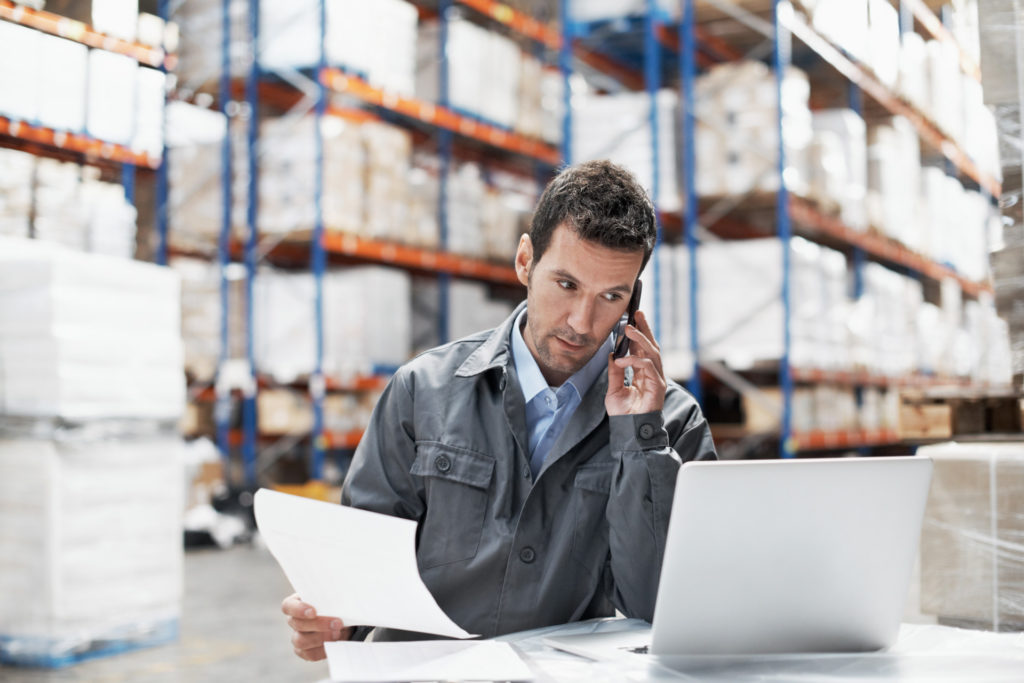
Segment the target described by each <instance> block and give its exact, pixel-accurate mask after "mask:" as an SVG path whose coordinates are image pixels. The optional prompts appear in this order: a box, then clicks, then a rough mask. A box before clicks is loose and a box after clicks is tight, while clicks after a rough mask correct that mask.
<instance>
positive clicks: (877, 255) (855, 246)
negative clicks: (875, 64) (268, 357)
mask: <svg viewBox="0 0 1024 683" xmlns="http://www.w3.org/2000/svg"><path fill="white" fill-rule="evenodd" d="M696 5H697V3H695V2H694V0H682V1H681V8H680V9H681V11H680V16H681V20H680V21H679V22H678V26H677V28H678V38H677V39H674V40H673V39H670V38H668V36H669V35H671V33H670V32H669V31H667V30H666V27H665V24H667V23H671V22H670V21H669V20H668V19H667V18H666V17H664V16H663V15H660V14H659V13H658V11H657V8H656V5H655V2H653V0H648V1H647V6H646V12H645V14H644V16H642V17H639V18H637V17H634V18H632V20H631V22H630V23H629V28H631V29H633V30H636V29H638V28H639V29H641V31H640V32H641V35H642V38H641V40H642V48H641V50H642V59H639V60H638V59H637V58H636V53H637V52H638V50H637V49H636V41H635V40H634V41H633V42H632V43H630V42H629V41H628V40H625V41H621V42H620V45H621V44H625V45H627V49H628V48H632V49H633V52H632V54H628V55H627V57H626V59H625V60H622V59H620V60H618V61H619V63H621V62H622V61H626V62H627V63H629V62H631V66H632V68H633V69H634V72H635V70H636V68H637V62H639V63H640V65H641V67H642V69H643V77H641V78H638V77H637V76H636V75H635V73H634V75H632V76H627V77H626V78H620V82H621V83H622V85H623V86H625V87H627V88H632V89H640V87H639V86H641V85H642V86H643V88H644V89H645V90H646V91H647V93H648V94H649V95H650V96H651V109H650V111H651V117H650V122H649V125H651V128H652V139H653V146H654V148H655V149H654V150H653V152H654V156H653V158H654V168H653V185H654V187H653V188H652V193H653V194H654V196H658V189H659V187H658V185H659V182H660V178H659V166H658V163H657V154H658V151H657V146H658V140H657V126H656V125H655V118H654V117H655V106H654V93H655V92H656V90H657V88H658V87H659V85H660V83H659V81H660V79H661V77H662V74H663V73H664V71H665V66H664V65H663V63H662V60H661V54H660V53H661V49H662V48H667V49H669V50H672V51H675V52H676V55H677V57H678V67H677V74H678V79H679V88H680V90H681V98H680V100H681V103H682V112H683V114H682V117H681V119H682V120H681V129H680V139H681V145H682V150H681V151H682V165H683V173H682V181H683V184H684V187H683V188H682V193H683V196H684V199H685V212H684V215H683V216H682V217H681V223H682V226H683V239H684V240H685V243H686V245H687V248H688V252H689V264H690V268H689V271H690V283H689V292H688V294H689V304H690V312H691V317H690V350H691V353H692V355H693V358H694V370H693V373H692V375H691V377H690V380H689V381H688V388H689V389H690V391H691V393H693V394H694V395H695V396H696V397H698V399H699V398H700V397H701V394H702V386H701V375H702V373H701V371H702V370H703V371H704V372H706V373H709V374H711V375H714V376H716V377H717V378H718V379H720V380H722V381H723V382H724V383H726V384H731V385H732V386H733V387H734V388H737V389H739V390H740V391H741V392H747V391H752V392H755V393H756V392H757V388H756V387H755V386H754V385H752V384H751V383H749V382H747V381H745V380H744V379H743V378H742V377H740V376H739V375H737V374H736V373H733V372H731V371H729V370H728V369H727V368H725V367H724V366H722V365H721V364H720V363H709V362H705V361H704V360H703V359H701V357H700V349H699V343H698V339H699V335H698V329H697V321H698V318H699V315H698V309H697V305H698V296H697V294H698V287H699V274H698V272H697V262H696V250H697V248H698V241H699V240H698V236H703V237H704V238H706V239H715V238H716V236H715V235H714V234H712V231H713V230H714V229H715V228H717V229H718V230H717V232H724V233H732V234H734V235H736V234H739V235H751V234H756V231H753V230H752V229H751V228H750V226H749V225H746V224H745V222H744V220H743V219H742V218H741V219H738V220H737V219H734V218H732V217H731V216H730V214H731V213H732V212H733V211H734V209H735V208H736V207H737V205H739V204H740V203H741V202H742V199H740V200H737V199H724V200H721V201H719V202H715V203H713V204H711V205H710V206H709V203H708V202H702V201H701V200H699V199H698V198H697V193H696V187H695V179H694V175H695V166H696V164H695V157H694V144H693V143H694V140H695V123H696V118H695V110H696V102H695V97H694V83H695V76H696V69H697V66H698V65H702V66H706V65H707V55H708V54H709V53H710V54H713V55H714V56H715V57H717V58H722V57H725V58H728V59H734V58H735V57H737V56H738V54H739V53H740V50H738V49H736V48H734V47H732V46H729V45H724V46H723V44H722V41H718V42H717V44H714V45H712V46H710V48H711V49H709V45H708V41H707V40H706V38H707V37H708V36H709V35H711V33H710V32H708V31H702V30H701V27H700V23H699V22H700V21H701V19H702V17H701V16H700V15H699V14H698V8H697V7H696ZM701 5H702V10H704V11H706V10H708V9H709V8H710V9H711V10H713V11H717V13H718V16H719V17H728V18H730V19H731V20H733V21H735V22H736V23H737V24H742V25H744V26H746V27H747V28H748V29H751V30H753V31H758V30H760V31H761V32H763V33H764V34H765V37H766V38H767V39H768V41H770V42H771V48H772V50H771V64H772V66H773V71H774V74H775V78H776V97H777V101H778V102H779V103H780V104H779V109H778V112H777V117H778V129H777V131H776V133H777V136H778V140H779V146H778V149H777V150H776V152H777V167H776V171H777V173H778V174H779V177H780V178H782V181H781V182H780V190H779V191H778V192H777V193H775V194H774V196H773V197H771V199H772V200H773V201H772V203H773V204H774V207H775V221H774V224H775V227H776V233H775V234H777V235H778V236H779V238H780V239H781V240H782V242H783V244H784V248H783V249H782V253H783V264H782V280H783V284H782V289H781V292H780V297H781V299H782V303H783V310H784V318H785V319H784V321H783V337H784V347H783V348H784V351H783V354H782V357H781V358H780V359H779V367H778V377H779V382H780V385H781V389H782V409H781V419H780V429H779V453H780V454H781V456H782V457H793V456H794V455H796V453H797V452H798V451H800V450H828V449H833V448H860V449H864V448H869V447H873V446H878V445H888V444H892V443H897V442H898V441H899V435H898V434H897V433H895V432H891V431H882V430H873V431H865V430H856V431H853V432H849V431H843V432H837V433H825V432H809V433H798V432H794V430H793V428H792V399H793V392H794V389H795V384H796V383H810V384H817V383H829V384H839V385H847V386H853V387H856V388H857V389H858V395H859V390H860V388H863V387H868V386H883V387H893V386H927V385H929V384H933V383H934V384H950V383H953V384H961V383H962V382H961V381H960V380H958V379H955V378H952V379H951V378H933V377H926V376H916V375H915V376H908V377H896V378H892V377H879V376H873V375H869V374H865V373H836V372H829V371H825V370H820V369H815V368H799V367H794V366H792V365H791V364H790V362H789V354H790V347H791V339H790V331H789V322H790V317H791V313H790V311H791V306H790V291H789V290H790V265H789V249H788V244H789V240H790V238H791V237H792V235H793V234H800V235H802V236H804V237H807V238H809V239H811V240H812V241H816V242H819V243H823V244H827V245H829V246H835V247H838V248H840V249H842V250H843V251H847V252H849V253H850V258H851V260H852V267H853V269H854V273H855V281H856V282H860V280H861V276H860V269H861V267H862V266H863V264H864V262H865V260H866V259H868V258H870V259H872V260H876V261H878V262H880V263H883V264H886V265H889V266H890V267H896V268H897V269H906V270H910V271H912V272H914V273H917V274H918V275H919V276H922V277H927V278H932V279H935V280H938V279H941V278H954V279H955V280H957V282H958V283H959V284H960V286H961V288H962V289H963V291H964V293H965V294H967V295H968V296H973V297H977V296H978V295H979V294H980V293H982V292H991V285H990V284H989V283H987V282H973V281H970V280H968V279H966V278H964V277H963V276H962V275H960V274H958V273H956V272H955V271H953V270H952V269H951V268H950V267H948V266H946V265H944V264H940V263H936V262H934V261H932V260H931V259H928V258H926V257H924V256H922V255H920V254H917V253H915V252H914V251H913V250H911V249H908V248H907V247H906V246H904V245H902V244H900V243H898V242H896V241H895V240H893V239H891V238H888V237H882V236H880V235H877V234H873V233H871V232H861V231H856V230H853V229H851V228H849V227H848V226H845V225H844V224H843V223H842V222H841V221H839V220H838V219H836V218H835V217H833V216H831V215H829V214H827V213H826V212H824V211H822V210H820V209H819V208H818V207H816V206H815V205H814V204H813V203H812V202H809V201H807V200H805V199H803V198H801V197H799V196H795V195H792V194H791V193H790V192H789V191H788V189H787V187H786V183H785V179H784V178H785V176H784V175H783V173H782V171H783V169H784V168H785V157H784V154H785V150H784V147H783V138H782V130H781V129H782V116H783V113H782V110H781V96H780V92H781V86H782V83H781V74H782V73H783V72H784V69H785V67H786V66H787V65H788V64H789V63H790V61H791V56H792V55H791V46H790V41H791V39H792V37H796V38H797V39H798V40H800V41H801V42H802V43H803V44H804V45H805V46H806V47H808V48H809V49H810V50H812V51H813V52H814V53H815V55H816V56H817V57H818V58H819V59H822V60H824V61H825V62H826V63H828V64H829V65H831V67H832V68H834V69H835V70H836V71H838V72H839V74H841V75H842V77H844V78H845V79H846V80H847V82H848V83H849V92H850V96H851V101H852V104H853V106H854V108H855V109H859V108H860V107H859V102H860V91H861V90H863V91H864V92H866V93H867V94H868V95H869V96H870V97H871V98H872V100H873V101H874V102H875V103H877V105H878V106H880V107H882V108H884V109H885V110H887V111H888V112H889V113H891V114H893V115H902V116H905V117H906V118H907V119H908V120H910V121H911V123H912V124H913V125H914V127H915V128H916V130H917V132H918V134H919V136H920V139H921V141H922V142H923V143H924V144H925V145H928V146H929V147H930V148H931V149H932V150H935V151H936V152H938V153H939V154H941V155H942V156H943V157H945V159H946V160H947V169H952V170H953V171H954V172H959V173H960V174H962V175H963V176H965V177H966V178H969V179H970V180H971V181H973V182H975V183H977V185H978V186H979V187H980V188H981V189H982V190H983V191H984V192H986V193H987V194H988V195H989V196H990V197H998V195H999V193H1000V187H999V183H998V181H996V180H995V179H994V178H992V177H991V176H990V175H988V174H987V173H985V172H983V171H982V170H981V169H979V168H978V166H977V165H976V164H975V163H974V161H973V160H972V159H971V158H970V157H969V156H968V155H967V154H966V153H965V152H964V151H963V149H961V148H960V147H959V146H958V145H957V144H956V143H955V142H954V141H953V140H952V139H951V138H950V137H949V136H948V135H947V134H945V133H944V132H943V131H942V130H941V129H940V128H939V127H938V126H937V125H935V124H934V123H933V122H932V121H931V120H930V118H929V117H928V116H926V115H925V114H923V113H922V112H920V111H918V110H917V109H916V108H915V107H914V106H912V105H909V104H908V103H907V102H905V101H904V100H903V99H902V98H900V97H898V96H897V95H895V94H894V93H893V92H891V91H890V90H889V89H888V88H887V87H886V86H884V85H882V84H881V82H880V81H878V79H877V78H876V77H875V76H874V75H873V74H872V73H871V71H870V69H868V68H866V67H864V66H863V65H861V64H859V63H858V62H857V61H856V60H855V59H854V58H852V57H851V56H849V55H848V54H846V53H845V52H844V51H843V50H841V49H840V48H838V47H836V46H835V45H833V44H831V43H830V42H829V41H828V40H826V39H825V38H823V37H821V36H820V35H818V34H817V33H816V32H815V31H814V29H812V28H811V27H810V26H808V24H807V23H806V22H805V21H804V20H803V18H802V17H801V16H800V15H799V13H797V12H796V11H795V10H794V8H793V6H792V4H791V3H790V2H788V1H787V0H771V1H770V2H760V3H751V2H749V1H747V2H743V1H737V0H731V1H730V0H708V1H707V2H703V3H701ZM751 5H756V6H757V7H751ZM766 6H767V8H768V9H770V12H769V13H768V16H767V17H766V16H765V12H764V10H765V9H766ZM899 9H900V12H901V19H902V27H901V30H904V31H907V30H912V21H913V19H914V18H916V19H917V21H918V22H919V23H920V24H921V25H922V26H924V27H925V28H926V29H927V30H928V31H929V32H931V33H932V34H933V35H934V36H935V37H936V38H938V39H940V40H946V41H952V40H953V38H952V36H951V35H950V34H949V33H948V31H945V29H944V27H943V26H942V23H941V22H940V21H939V20H938V19H937V18H936V17H935V15H934V14H933V13H932V12H931V10H930V9H929V8H928V7H927V6H926V5H925V4H924V3H923V2H922V1H921V0H903V2H901V3H900V7H899ZM755 10H761V12H760V13H758V12H757V11H755ZM570 19H571V18H569V17H565V16H564V15H563V31H564V39H563V40H564V41H566V42H568V41H569V40H580V39H581V37H582V36H585V35H586V34H587V33H588V32H589V31H591V30H592V27H589V26H581V25H573V24H572V22H571V20H570ZM616 23H617V24H618V25H620V26H621V25H622V24H623V22H616ZM603 28H606V27H603ZM627 30H629V29H627ZM698 36H700V37H703V38H705V40H704V41H702V43H701V44H700V48H699V47H698V42H697V38H698ZM954 42H955V41H954ZM723 47H724V48H725V49H723ZM698 49H702V50H703V53H701V52H698ZM754 49H756V47H755V48H754ZM959 55H960V62H961V65H962V68H963V70H964V72H965V73H968V74H971V75H974V76H975V77H978V76H979V73H980V72H979V70H978V68H977V65H976V64H973V63H972V62H971V60H970V59H969V58H968V57H967V56H966V55H965V54H964V53H963V51H962V50H960V51H959ZM702 56H704V59H703V60H701V57H702ZM612 61H613V62H614V61H616V60H615V59H614V58H613V59H612ZM567 139H568V135H567ZM568 156H569V155H568V154H567V157H568ZM947 172H949V171H947ZM702 203H703V205H704V206H703V207H702ZM712 216H713V218H710V217H712ZM660 218H667V219H668V221H666V222H669V221H674V217H660ZM659 222H661V221H659ZM659 233H660V230H659ZM659 237H660V234H659ZM659 242H660V240H659ZM653 264H654V266H653V267H654V273H653V275H654V279H655V283H657V282H658V279H659V277H658V275H659V274H658V272H657V261H656V260H655V261H653ZM857 288H858V289H859V287H857ZM857 294H858V295H859V291H858V292H857ZM656 301H657V300H656ZM656 305H657V304H656ZM658 327H659V325H658V321H657V320H656V323H655V329H656V330H657V329H658Z"/></svg>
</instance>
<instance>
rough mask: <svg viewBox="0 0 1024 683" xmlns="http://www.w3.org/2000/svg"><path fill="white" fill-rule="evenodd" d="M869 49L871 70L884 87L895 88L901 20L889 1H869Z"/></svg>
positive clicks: (898, 73)
mask: <svg viewBox="0 0 1024 683" xmlns="http://www.w3.org/2000/svg"><path fill="white" fill-rule="evenodd" d="M854 4H856V3H854ZM867 47H868V51H869V62H868V65H869V66H870V67H871V70H872V71H873V72H874V74H875V76H877V77H878V80H879V81H881V82H882V85H884V86H885V87H887V88H894V87H895V86H896V82H897V81H898V80H899V75H900V19H899V14H898V13H897V12H896V8H895V7H893V6H892V3H890V2H889V0H869V1H868V43H867Z"/></svg>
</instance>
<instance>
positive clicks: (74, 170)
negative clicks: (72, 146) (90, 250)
mask: <svg viewBox="0 0 1024 683" xmlns="http://www.w3.org/2000/svg"><path fill="white" fill-rule="evenodd" d="M83 175H85V176H87V177H90V178H91V179H96V178H98V177H99V169H97V168H95V167H90V166H79V165H78V164H73V163H70V162H63V161H57V160H56V159H45V158H40V159H39V160H38V161H37V162H36V187H35V204H36V206H35V218H34V220H33V225H34V227H35V234H36V237H38V238H39V239H41V240H45V241H47V242H56V243H58V244H62V245H64V246H67V247H71V248H72V249H76V250H78V251H85V250H86V248H87V246H88V233H87V225H88V215H89V214H88V208H87V207H86V206H85V205H84V204H83V202H82V181H81V179H82V176H83Z"/></svg>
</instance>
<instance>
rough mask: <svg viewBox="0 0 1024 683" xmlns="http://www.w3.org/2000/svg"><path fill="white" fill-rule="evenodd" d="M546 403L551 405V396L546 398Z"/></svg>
mask: <svg viewBox="0 0 1024 683" xmlns="http://www.w3.org/2000/svg"><path fill="white" fill-rule="evenodd" d="M544 402H545V403H547V404H548V405H551V397H550V396H545V397H544Z"/></svg>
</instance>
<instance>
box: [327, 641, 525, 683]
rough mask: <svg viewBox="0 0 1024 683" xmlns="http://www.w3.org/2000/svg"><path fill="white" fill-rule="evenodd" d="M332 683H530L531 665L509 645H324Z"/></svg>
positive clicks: (470, 642)
mask: <svg viewBox="0 0 1024 683" xmlns="http://www.w3.org/2000/svg"><path fill="white" fill-rule="evenodd" d="M324 649H325V650H326V651H327V664H328V666H329V667H330V670H331V680H332V681H365V682H366V683H374V682H377V681H527V680H532V679H533V674H531V673H530V669H529V667H527V666H526V663H525V662H523V660H522V659H520V658H519V655H517V654H516V651H515V650H513V649H512V646H511V645H510V644H508V643H499V642H496V641H493V640H483V641H458V640H426V641H419V642H396V643H350V642H337V643H325V644H324Z"/></svg>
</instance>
